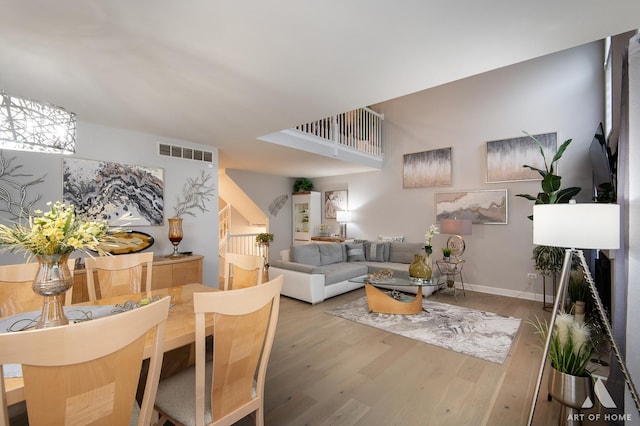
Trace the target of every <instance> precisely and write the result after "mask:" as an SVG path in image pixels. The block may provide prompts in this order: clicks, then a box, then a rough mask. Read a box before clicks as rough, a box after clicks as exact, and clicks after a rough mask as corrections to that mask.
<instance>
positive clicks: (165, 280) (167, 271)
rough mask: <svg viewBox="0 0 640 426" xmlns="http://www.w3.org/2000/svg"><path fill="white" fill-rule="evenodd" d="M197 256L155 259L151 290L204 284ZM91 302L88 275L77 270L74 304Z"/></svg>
mask: <svg viewBox="0 0 640 426" xmlns="http://www.w3.org/2000/svg"><path fill="white" fill-rule="evenodd" d="M203 259H204V256H200V255H197V254H193V255H180V256H177V257H173V256H155V257H154V258H153V276H152V277H151V288H152V289H157V288H167V287H174V286H179V285H183V284H190V283H199V284H201V283H202V260H203ZM146 273H147V268H146V267H144V268H143V269H142V274H143V277H142V282H144V280H145V279H146V278H145V277H146ZM96 279H97V278H96ZM87 301H89V294H88V292H87V273H86V271H85V270H84V269H83V268H77V269H76V270H75V271H74V273H73V303H80V302H87Z"/></svg>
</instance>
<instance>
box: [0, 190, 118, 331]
mask: <svg viewBox="0 0 640 426" xmlns="http://www.w3.org/2000/svg"><path fill="white" fill-rule="evenodd" d="M47 206H48V207H49V208H50V209H49V210H48V211H46V212H42V211H40V210H35V212H34V213H35V216H33V217H30V218H29V220H28V222H27V223H25V224H21V223H16V224H14V225H13V227H9V226H6V225H1V224H0V251H3V252H6V251H12V252H24V253H25V256H26V257H27V260H28V261H29V260H31V259H32V258H34V257H35V258H36V260H37V261H38V265H39V266H38V272H37V273H36V276H35V278H34V280H33V285H32V289H33V291H34V293H36V294H38V295H40V296H43V298H44V303H43V306H42V315H41V316H40V319H39V321H38V323H37V325H36V327H37V328H45V327H54V326H59V325H65V324H68V323H69V321H68V319H67V317H66V316H65V314H64V310H63V308H62V307H63V304H64V302H63V295H64V293H65V292H66V291H67V290H68V289H69V288H71V286H72V285H73V277H72V275H71V271H70V270H69V266H68V263H67V261H68V260H69V256H70V255H71V253H73V251H75V250H81V251H84V252H86V253H87V254H89V255H91V253H89V251H93V252H98V253H99V254H100V255H105V254H107V253H106V252H105V251H104V249H103V248H102V247H101V244H102V243H105V242H108V241H109V240H110V238H111V235H112V234H113V233H114V232H117V231H118V230H116V229H110V228H109V226H108V225H107V222H106V221H101V222H93V221H83V220H81V219H79V218H78V217H77V216H76V213H75V209H74V206H73V205H69V206H67V205H65V204H63V203H61V202H60V201H57V202H56V203H51V202H49V203H47Z"/></svg>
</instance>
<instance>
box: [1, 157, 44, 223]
mask: <svg viewBox="0 0 640 426" xmlns="http://www.w3.org/2000/svg"><path fill="white" fill-rule="evenodd" d="M15 159H16V157H11V158H9V159H7V158H5V156H4V151H2V150H0V212H3V213H6V215H4V216H6V218H7V219H9V220H16V219H21V218H28V217H29V215H30V214H31V208H32V207H33V205H34V204H35V203H37V202H38V201H40V199H41V198H42V194H36V195H34V196H32V197H31V196H30V195H29V194H28V191H29V189H30V188H32V187H33V186H35V185H37V184H39V183H42V182H44V178H45V177H46V176H47V175H46V174H45V175H42V176H40V177H36V178H34V177H33V175H32V174H28V173H21V171H20V169H21V168H22V164H14V161H15Z"/></svg>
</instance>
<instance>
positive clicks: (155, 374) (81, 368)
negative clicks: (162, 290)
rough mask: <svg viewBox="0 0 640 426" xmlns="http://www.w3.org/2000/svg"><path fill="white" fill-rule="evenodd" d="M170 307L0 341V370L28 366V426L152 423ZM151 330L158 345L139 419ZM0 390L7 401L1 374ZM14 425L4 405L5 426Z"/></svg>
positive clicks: (0, 415) (1, 424) (1, 425)
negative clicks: (141, 381)
mask: <svg viewBox="0 0 640 426" xmlns="http://www.w3.org/2000/svg"><path fill="white" fill-rule="evenodd" d="M169 301H170V298H169V297H165V298H164V299H161V300H159V301H157V302H154V303H150V304H149V305H146V306H143V307H141V308H137V309H133V310H130V311H126V312H123V313H120V314H116V315H111V316H108V317H105V318H99V319H95V320H91V321H85V322H81V323H77V324H69V325H66V326H62V327H51V328H43V329H38V330H28V331H19V332H14V333H3V334H0V364H22V374H23V378H24V396H25V401H26V403H27V415H28V417H29V424H30V425H31V426H39V425H46V426H48V425H88V424H95V425H99V424H100V425H128V424H129V422H130V419H131V418H132V415H135V414H137V415H138V421H137V424H138V425H140V426H142V425H149V424H151V420H152V415H153V402H154V400H155V394H156V390H157V386H158V380H159V377H160V367H161V365H162V357H163V349H164V334H165V327H166V319H167V315H168V312H169ZM149 331H151V332H152V333H154V334H153V345H152V351H151V354H150V360H149V373H148V375H147V379H146V385H145V390H144V395H143V398H142V403H141V405H140V411H139V414H138V413H137V410H134V407H136V406H137V405H136V404H137V403H136V399H135V398H136V391H137V388H138V380H139V378H140V371H141V367H142V361H143V358H144V348H145V344H146V341H147V332H149ZM0 391H2V394H3V395H4V391H5V390H4V377H3V375H2V368H0ZM2 399H3V400H4V398H2ZM133 413H135V414H133ZM8 422H9V420H8V410H7V407H6V400H4V401H3V402H1V403H0V426H7V425H8V424H9V423H8Z"/></svg>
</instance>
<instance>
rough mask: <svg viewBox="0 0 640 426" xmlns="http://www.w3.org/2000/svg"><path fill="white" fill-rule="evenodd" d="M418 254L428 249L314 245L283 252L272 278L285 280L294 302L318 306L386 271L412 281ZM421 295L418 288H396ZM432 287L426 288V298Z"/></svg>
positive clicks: (364, 243)
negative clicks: (363, 279)
mask: <svg viewBox="0 0 640 426" xmlns="http://www.w3.org/2000/svg"><path fill="white" fill-rule="evenodd" d="M415 253H424V245H421V244H419V243H404V242H372V241H355V242H353V243H320V244H318V243H311V244H304V245H299V246H292V247H291V248H290V249H289V250H284V251H282V252H281V256H282V259H281V260H273V261H271V262H270V264H271V267H270V268H269V275H270V277H272V278H273V277H276V276H278V275H283V276H284V284H283V287H282V293H281V294H283V295H285V296H288V297H292V298H294V299H299V300H303V301H305V302H309V303H311V304H316V303H320V302H322V301H324V300H325V299H328V298H330V297H333V296H337V295H339V294H342V293H346V292H348V291H352V290H355V289H357V288H360V287H363V286H364V284H363V283H362V282H351V281H349V280H350V279H353V278H357V277H362V276H364V275H367V274H368V273H373V272H376V271H380V270H383V269H387V268H388V269H391V270H392V271H393V272H394V276H395V277H400V278H408V276H409V265H410V264H411V262H413V258H414V254H415ZM387 287H388V288H392V289H398V290H402V291H407V292H412V293H416V292H417V287H407V286H403V287H394V286H387ZM432 289H433V288H432V287H424V288H423V296H425V297H426V296H428V295H430V294H431V291H430V290H432Z"/></svg>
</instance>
